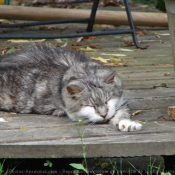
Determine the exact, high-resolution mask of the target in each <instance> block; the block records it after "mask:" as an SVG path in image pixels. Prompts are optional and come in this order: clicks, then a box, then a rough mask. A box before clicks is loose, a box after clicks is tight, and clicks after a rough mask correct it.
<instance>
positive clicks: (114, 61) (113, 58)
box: [108, 56, 122, 64]
mask: <svg viewBox="0 0 175 175" xmlns="http://www.w3.org/2000/svg"><path fill="white" fill-rule="evenodd" d="M121 61H122V59H121V58H118V57H115V56H110V58H109V60H108V62H109V63H117V64H118V63H120V62H121Z"/></svg>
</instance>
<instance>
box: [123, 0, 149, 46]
mask: <svg viewBox="0 0 175 175" xmlns="http://www.w3.org/2000/svg"><path fill="white" fill-rule="evenodd" d="M124 4H125V8H126V14H127V17H128V22H129V25H130V28H131V29H132V33H131V34H132V38H133V41H134V44H135V46H136V47H137V48H140V49H146V48H147V47H146V46H141V45H139V44H138V41H137V37H136V32H135V27H134V22H133V19H132V15H131V11H130V8H129V4H128V0H124Z"/></svg>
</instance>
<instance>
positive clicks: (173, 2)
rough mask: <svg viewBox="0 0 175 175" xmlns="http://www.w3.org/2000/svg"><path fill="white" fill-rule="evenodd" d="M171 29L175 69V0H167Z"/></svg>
mask: <svg viewBox="0 0 175 175" xmlns="http://www.w3.org/2000/svg"><path fill="white" fill-rule="evenodd" d="M165 4H166V9H167V15H168V24H169V30H170V36H171V37H170V40H171V49H172V55H173V64H174V70H175V0H165Z"/></svg>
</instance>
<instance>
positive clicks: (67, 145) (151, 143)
mask: <svg viewBox="0 0 175 175" xmlns="http://www.w3.org/2000/svg"><path fill="white" fill-rule="evenodd" d="M82 130H85V136H84V139H83V140H84V144H85V145H86V149H87V156H88V157H101V156H102V157H106V156H107V157H108V156H109V157H120V156H126V157H127V156H143V155H145V156H149V155H162V154H164V155H171V154H174V153H175V147H174V146H175V141H173V140H174V132H175V127H174V123H173V122H167V121H166V122H162V121H159V122H147V123H146V124H144V128H143V130H142V131H140V132H136V133H121V132H119V131H116V129H114V128H110V127H109V125H88V126H83V127H82ZM3 132H4V131H1V141H2V136H3V135H4V134H5V135H6V133H3ZM15 133H18V138H19V140H16V138H15V139H12V140H11V143H5V142H4V140H3V141H2V142H1V144H0V148H1V149H0V156H1V157H3V158H7V157H8V158H24V157H25V158H37V157H38V158H39V157H40V158H46V157H52V158H56V157H59V158H61V157H82V150H81V141H80V138H79V137H78V134H76V133H77V128H76V127H75V126H74V125H73V126H72V127H71V128H70V126H69V125H67V126H66V125H65V126H64V127H54V128H46V129H45V130H43V128H38V129H36V128H31V129H30V132H29V131H22V133H21V134H19V133H20V132H19V130H18V131H16V130H9V131H8V134H9V135H10V134H11V135H13V136H17V135H16V134H15ZM44 135H45V139H43V136H44ZM47 135H48V136H49V137H47ZM6 137H7V140H8V135H6ZM15 140H16V141H15ZM3 142H4V143H3ZM99 148H100V149H99ZM128 148H129V149H128ZM135 148H137V149H135ZM131 150H132V151H131Z"/></svg>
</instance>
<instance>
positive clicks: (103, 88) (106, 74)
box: [0, 44, 123, 120]
mask: <svg viewBox="0 0 175 175" xmlns="http://www.w3.org/2000/svg"><path fill="white" fill-rule="evenodd" d="M0 60H1V61H0V107H1V110H7V111H14V112H17V113H39V114H52V115H62V114H64V113H67V114H69V113H73V112H76V111H78V110H79V109H80V108H81V107H82V106H94V108H95V109H96V111H97V112H98V113H99V114H100V115H101V116H104V117H105V115H106V113H107V111H108V109H107V107H106V105H105V103H106V102H107V101H108V100H109V99H112V98H116V97H118V98H121V96H122V82H121V80H120V78H119V77H118V76H117V75H116V73H115V72H114V71H112V70H111V69H109V68H108V67H105V66H103V65H101V64H99V63H97V62H95V61H93V60H92V59H90V58H89V57H87V56H86V55H85V54H83V53H81V52H74V51H72V50H66V49H63V48H56V47H53V46H49V45H47V44H32V45H29V46H26V47H24V48H22V50H21V51H17V52H15V53H12V54H7V55H5V56H2V57H1V58H0ZM122 103H123V102H122ZM122 103H121V104H122ZM117 108H118V106H117ZM85 120H86V119H85Z"/></svg>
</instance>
